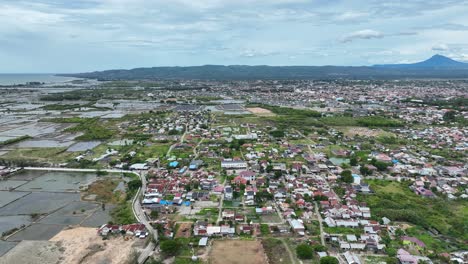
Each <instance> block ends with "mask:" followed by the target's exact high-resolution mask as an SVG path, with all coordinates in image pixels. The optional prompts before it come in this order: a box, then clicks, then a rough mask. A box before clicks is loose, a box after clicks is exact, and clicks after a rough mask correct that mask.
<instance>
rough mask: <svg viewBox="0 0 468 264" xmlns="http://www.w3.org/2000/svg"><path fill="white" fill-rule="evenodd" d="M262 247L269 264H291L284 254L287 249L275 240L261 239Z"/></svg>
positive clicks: (287, 256)
mask: <svg viewBox="0 0 468 264" xmlns="http://www.w3.org/2000/svg"><path fill="white" fill-rule="evenodd" d="M262 245H263V248H264V250H265V253H266V255H267V257H268V263H270V264H289V263H291V264H292V263H293V262H292V261H291V259H290V257H289V255H288V254H287V253H286V251H287V249H286V248H285V247H284V244H283V242H281V240H279V239H275V238H266V239H262Z"/></svg>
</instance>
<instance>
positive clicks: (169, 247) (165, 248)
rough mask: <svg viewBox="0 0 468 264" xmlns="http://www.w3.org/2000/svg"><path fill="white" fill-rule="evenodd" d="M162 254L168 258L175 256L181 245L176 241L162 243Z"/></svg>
mask: <svg viewBox="0 0 468 264" xmlns="http://www.w3.org/2000/svg"><path fill="white" fill-rule="evenodd" d="M160 248H161V252H162V253H163V254H164V255H166V256H174V255H176V254H177V252H178V251H179V248H180V245H179V243H178V242H177V241H175V240H165V241H163V242H161V246H160Z"/></svg>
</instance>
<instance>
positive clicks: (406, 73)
mask: <svg viewBox="0 0 468 264" xmlns="http://www.w3.org/2000/svg"><path fill="white" fill-rule="evenodd" d="M61 76H71V77H79V78H91V79H98V80H144V79H148V80H157V79H203V80H255V79H405V78H409V79H419V78H422V79H430V78H447V79H451V78H468V64H467V63H462V62H458V61H454V60H452V59H449V58H447V57H444V56H441V55H435V56H433V57H431V58H430V59H428V60H426V61H422V62H419V63H413V64H391V65H374V66H361V67H350V66H263V65H261V66H246V65H230V66H223V65H204V66H190V67H152V68H135V69H131V70H122V69H121V70H107V71H96V72H88V73H77V74H62V75H61Z"/></svg>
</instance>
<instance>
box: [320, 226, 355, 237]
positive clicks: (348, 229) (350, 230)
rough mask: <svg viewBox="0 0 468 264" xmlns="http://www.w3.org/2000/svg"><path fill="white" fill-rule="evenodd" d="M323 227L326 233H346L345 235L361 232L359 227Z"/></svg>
mask: <svg viewBox="0 0 468 264" xmlns="http://www.w3.org/2000/svg"><path fill="white" fill-rule="evenodd" d="M323 229H324V231H325V232H326V233H328V234H346V235H361V234H362V229H360V228H352V227H328V226H325V227H324V228H323Z"/></svg>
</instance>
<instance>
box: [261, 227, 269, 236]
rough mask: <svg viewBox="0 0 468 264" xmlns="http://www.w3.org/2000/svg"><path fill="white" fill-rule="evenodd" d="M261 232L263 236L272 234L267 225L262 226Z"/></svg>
mask: <svg viewBox="0 0 468 264" xmlns="http://www.w3.org/2000/svg"><path fill="white" fill-rule="evenodd" d="M260 232H261V233H262V235H263V236H267V235H269V234H270V227H269V226H268V225H267V224H261V225H260Z"/></svg>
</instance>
